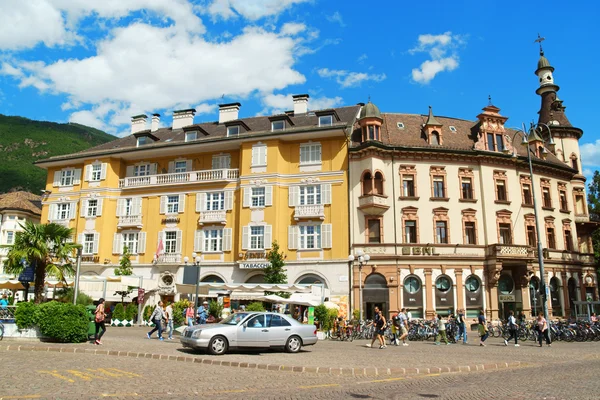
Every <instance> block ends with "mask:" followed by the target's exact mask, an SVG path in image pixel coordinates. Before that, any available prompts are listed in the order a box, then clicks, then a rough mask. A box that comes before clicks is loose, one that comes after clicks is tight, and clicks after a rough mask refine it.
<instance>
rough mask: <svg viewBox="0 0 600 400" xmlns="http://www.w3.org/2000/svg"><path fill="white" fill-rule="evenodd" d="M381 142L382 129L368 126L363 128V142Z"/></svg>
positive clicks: (377, 126)
mask: <svg viewBox="0 0 600 400" xmlns="http://www.w3.org/2000/svg"><path fill="white" fill-rule="evenodd" d="M367 140H377V141H381V127H380V126H379V125H367V126H365V127H364V128H363V141H365V142H366V141H367Z"/></svg>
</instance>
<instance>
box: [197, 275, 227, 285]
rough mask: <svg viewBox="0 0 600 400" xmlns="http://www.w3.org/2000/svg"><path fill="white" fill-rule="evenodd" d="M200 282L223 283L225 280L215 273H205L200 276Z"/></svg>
mask: <svg viewBox="0 0 600 400" xmlns="http://www.w3.org/2000/svg"><path fill="white" fill-rule="evenodd" d="M201 282H208V283H225V281H224V280H223V279H222V278H221V277H220V276H217V275H207V276H205V277H204V278H202V280H201Z"/></svg>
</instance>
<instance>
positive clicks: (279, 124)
mask: <svg viewBox="0 0 600 400" xmlns="http://www.w3.org/2000/svg"><path fill="white" fill-rule="evenodd" d="M284 129H285V121H273V122H271V132H275V131H282V130H284Z"/></svg>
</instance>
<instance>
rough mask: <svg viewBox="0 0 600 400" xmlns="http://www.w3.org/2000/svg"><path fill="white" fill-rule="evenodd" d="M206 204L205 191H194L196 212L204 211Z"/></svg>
mask: <svg viewBox="0 0 600 400" xmlns="http://www.w3.org/2000/svg"><path fill="white" fill-rule="evenodd" d="M205 204H206V193H196V212H202V211H204V205H205Z"/></svg>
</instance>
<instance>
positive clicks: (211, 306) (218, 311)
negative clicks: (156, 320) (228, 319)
mask: <svg viewBox="0 0 600 400" xmlns="http://www.w3.org/2000/svg"><path fill="white" fill-rule="evenodd" d="M208 314H209V315H212V316H213V317H214V318H216V319H218V320H219V319H221V315H223V304H221V303H219V302H218V301H215V300H211V302H210V303H208Z"/></svg>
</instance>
